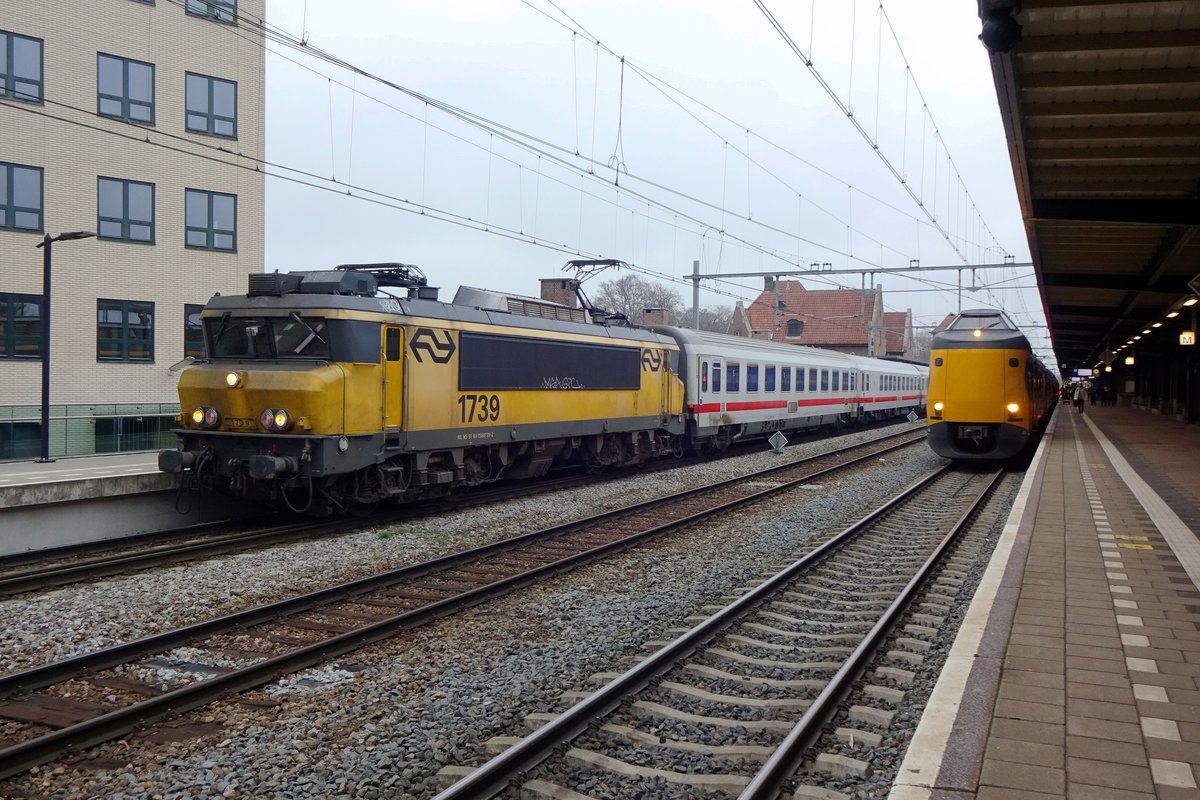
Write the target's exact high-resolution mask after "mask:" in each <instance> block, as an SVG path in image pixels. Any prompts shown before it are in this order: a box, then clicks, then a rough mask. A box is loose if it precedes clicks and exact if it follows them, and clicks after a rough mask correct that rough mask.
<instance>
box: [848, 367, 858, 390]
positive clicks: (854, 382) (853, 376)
mask: <svg viewBox="0 0 1200 800" xmlns="http://www.w3.org/2000/svg"><path fill="white" fill-rule="evenodd" d="M857 389H858V373H857V372H851V373H850V391H852V392H853V391H856V390H857Z"/></svg>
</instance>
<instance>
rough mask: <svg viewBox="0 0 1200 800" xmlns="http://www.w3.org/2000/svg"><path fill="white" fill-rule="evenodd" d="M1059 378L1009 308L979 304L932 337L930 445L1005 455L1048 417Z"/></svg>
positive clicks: (987, 457)
mask: <svg viewBox="0 0 1200 800" xmlns="http://www.w3.org/2000/svg"><path fill="white" fill-rule="evenodd" d="M1057 395H1058V379H1057V378H1055V377H1054V375H1053V374H1052V373H1051V372H1050V370H1048V369H1047V368H1046V367H1045V366H1044V365H1043V364H1042V362H1041V361H1039V360H1038V358H1037V356H1035V355H1034V353H1033V348H1031V347H1030V346H1029V340H1028V339H1026V338H1025V336H1024V335H1023V334H1022V333H1021V331H1020V330H1018V329H1017V326H1016V325H1014V324H1013V323H1012V321H1011V320H1009V318H1008V317H1007V316H1005V315H1004V313H1003V312H1000V311H996V310H993V309H986V308H985V309H972V310H970V311H963V312H960V313H959V315H958V316H957V317H955V318H954V320H953V321H952V322H951V323H950V324H949V325H948V326H947V327H946V328H945V330H942V331H939V332H938V333H936V334H935V335H934V337H933V344H932V346H931V348H930V354H929V404H930V411H929V417H928V420H927V425H928V428H929V446H930V447H931V448H932V449H933V451H934V452H935V453H937V454H938V455H940V456H944V457H946V458H953V459H956V460H960V461H1003V460H1005V459H1008V458H1012V457H1014V456H1016V455H1018V454H1019V453H1021V452H1022V451H1024V450H1025V448H1026V447H1027V446H1028V445H1029V444H1030V442H1031V441H1032V440H1033V439H1034V438H1035V437H1034V436H1033V434H1035V433H1036V432H1037V431H1038V430H1039V429H1040V428H1041V427H1042V426H1043V424H1044V423H1045V421H1047V420H1048V419H1049V412H1050V411H1051V410H1053V407H1054V401H1055V398H1056V397H1057Z"/></svg>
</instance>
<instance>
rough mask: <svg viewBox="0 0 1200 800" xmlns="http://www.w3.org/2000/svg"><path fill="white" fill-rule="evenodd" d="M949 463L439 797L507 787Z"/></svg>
mask: <svg viewBox="0 0 1200 800" xmlns="http://www.w3.org/2000/svg"><path fill="white" fill-rule="evenodd" d="M949 468H950V467H949V465H948V464H945V465H943V466H941V467H939V468H938V469H936V470H934V471H933V472H931V473H930V474H929V475H927V476H925V477H924V478H922V479H921V480H919V481H917V482H916V483H915V484H913V485H912V486H910V487H909V488H907V489H905V490H904V491H903V492H901V493H900V494H899V495H897V496H896V497H893V498H892V499H891V500H889V501H888V502H887V503H885V504H884V505H882V506H880V507H879V508H877V509H875V510H874V511H872V512H871V513H870V514H868V515H867V516H865V517H863V518H862V519H860V520H859V521H858V522H855V523H854V524H853V525H851V526H850V527H848V528H846V529H845V530H843V531H841V532H840V533H838V534H837V535H835V536H833V537H832V538H830V539H828V540H827V541H825V542H824V543H822V544H820V545H818V546H817V547H816V548H815V549H813V550H811V551H810V552H809V553H807V554H806V555H804V556H803V557H802V558H800V559H799V560H797V561H796V562H794V563H793V564H792V565H791V566H789V567H788V568H786V569H785V570H783V571H782V572H779V573H777V574H776V575H774V576H773V577H771V578H770V579H768V580H767V581H766V582H764V583H762V584H760V585H759V586H757V587H756V588H754V589H753V590H752V591H750V592H749V593H747V594H745V595H743V596H742V597H740V598H738V599H737V600H735V601H734V602H732V603H730V604H729V605H728V606H726V607H725V608H723V609H721V610H720V611H718V612H717V613H716V614H714V615H713V616H711V617H709V618H708V619H707V620H705V621H704V622H701V623H700V624H698V625H696V626H695V627H694V628H692V629H691V630H689V631H688V632H687V633H685V634H683V635H682V636H680V637H679V638H677V639H675V640H674V641H672V642H671V643H670V644H668V645H666V646H665V647H663V648H661V649H659V650H657V651H655V652H654V653H653V654H652V655H650V656H648V657H646V659H644V660H643V661H641V662H640V663H638V664H637V665H635V666H633V667H631V668H630V669H629V670H627V671H626V672H624V673H623V674H622V675H620V676H619V677H617V678H615V679H613V680H612V681H611V682H610V683H608V684H607V685H605V686H603V687H601V688H600V689H598V690H596V691H595V692H593V693H592V694H590V695H588V696H587V697H585V698H584V699H582V700H580V701H579V702H578V703H576V704H575V705H574V706H572V707H571V708H569V709H568V710H567V711H565V712H563V713H562V714H560V715H559V716H557V717H555V718H554V719H553V720H551V721H550V722H548V723H546V724H545V725H543V726H542V727H540V728H538V729H537V730H536V731H534V732H533V733H531V734H529V735H528V736H526V737H524V738H523V739H521V740H520V741H519V742H517V743H516V744H515V745H513V746H512V747H510V748H509V749H507V750H505V751H504V752H503V753H500V754H499V755H497V756H495V757H494V758H492V759H491V760H490V761H488V762H487V763H485V764H483V765H482V766H480V767H479V768H478V769H477V770H475V771H474V772H472V773H471V774H469V775H467V776H465V777H464V778H462V779H461V780H459V781H458V782H457V783H455V784H454V785H452V786H450V787H449V788H448V789H446V790H444V791H442V792H441V793H439V794H438V795H436V796H435V797H434V800H479V799H480V798H486V797H492V796H494V795H495V794H497V793H499V792H501V791H503V790H504V788H505V787H506V786H507V785H508V783H509V782H510V781H511V780H513V779H514V778H516V777H518V776H519V775H521V774H522V773H524V772H526V771H528V770H529V769H531V768H532V767H534V766H536V765H537V764H539V763H541V762H542V761H543V760H545V759H546V758H547V757H549V756H550V755H551V754H553V753H554V751H555V750H556V748H557V747H558V746H559V745H561V744H562V743H564V742H567V741H570V740H571V739H574V738H575V737H576V736H578V735H579V734H580V733H582V732H583V731H585V730H587V728H588V727H589V726H591V725H592V723H593V722H595V721H596V720H598V719H600V718H601V717H604V716H606V715H608V714H609V713H610V712H612V711H613V710H614V709H616V708H617V707H618V706H619V705H620V704H621V703H622V702H624V701H625V700H626V699H627V698H628V697H629V696H630V695H633V694H635V693H637V692H638V691H640V690H642V689H643V688H645V687H646V686H647V685H648V684H649V683H650V681H652V680H654V679H655V678H657V677H659V676H660V675H663V674H664V673H666V672H668V671H670V670H671V669H672V668H673V667H674V666H675V665H676V664H677V663H678V662H679V661H680V660H681V659H683V658H686V657H687V656H689V655H691V654H692V653H693V652H695V651H696V650H697V649H698V648H700V647H702V646H703V645H704V644H706V643H707V642H708V641H710V640H711V639H712V638H713V637H715V636H716V635H718V634H719V633H721V632H722V631H724V630H725V629H726V628H728V627H729V626H731V625H733V624H734V623H735V622H737V621H738V620H739V619H741V618H742V617H743V616H745V614H746V613H748V612H749V611H751V610H753V609H754V608H756V607H757V606H758V605H759V604H760V603H762V602H764V601H765V600H766V599H767V598H768V597H770V596H771V595H772V594H774V593H775V592H776V591H777V590H779V589H780V588H782V587H783V586H786V585H787V584H789V583H791V582H792V581H793V580H794V579H795V578H796V576H798V575H800V574H802V573H804V572H805V571H807V570H808V569H809V568H810V567H812V566H813V565H815V564H817V563H818V562H820V561H822V560H824V559H825V557H826V556H828V555H830V554H831V553H833V552H834V551H836V550H838V549H840V548H841V547H842V545H844V544H845V543H846V542H848V541H849V540H851V539H853V538H854V537H856V536H857V535H858V534H859V533H860V532H861V531H862V530H863V529H864V528H866V527H867V526H868V525H870V524H871V523H873V522H874V521H876V520H877V519H879V518H880V517H882V516H884V515H885V514H887V513H888V512H889V511H891V510H892V509H893V508H895V507H896V506H898V505H899V504H900V503H902V502H904V501H905V500H907V499H908V498H910V497H912V496H913V495H915V494H916V493H917V492H919V491H920V490H921V489H923V488H925V486H927V485H928V484H929V483H931V482H932V481H934V480H936V479H937V478H938V477H939V476H940V475H942V474H943V473H944V472H946V471H947V470H948V469H949Z"/></svg>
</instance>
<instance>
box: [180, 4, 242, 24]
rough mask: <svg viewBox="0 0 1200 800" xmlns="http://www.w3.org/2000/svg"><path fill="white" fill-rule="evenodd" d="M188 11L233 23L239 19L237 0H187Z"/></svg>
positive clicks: (218, 20)
mask: <svg viewBox="0 0 1200 800" xmlns="http://www.w3.org/2000/svg"><path fill="white" fill-rule="evenodd" d="M187 13H189V14H195V15H196V16H198V17H208V18H209V19H215V20H216V21H217V22H228V23H229V24H231V25H232V24H233V23H234V22H236V21H237V0H187Z"/></svg>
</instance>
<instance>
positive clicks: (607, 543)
mask: <svg viewBox="0 0 1200 800" xmlns="http://www.w3.org/2000/svg"><path fill="white" fill-rule="evenodd" d="M923 439H924V432H923V431H919V432H917V433H915V435H914V434H913V433H911V432H910V433H908V434H906V435H896V436H890V437H884V438H883V439H877V440H874V441H872V442H867V443H862V444H858V445H854V446H852V447H848V448H845V449H843V450H838V451H833V452H831V453H826V454H821V455H818V456H813V457H811V458H808V459H804V460H802V461H797V462H792V463H790V464H786V465H782V466H777V467H773V468H771V469H769V470H763V471H760V472H757V473H753V474H751V475H747V476H742V477H740V478H736V479H731V480H727V481H722V482H720V483H717V484H714V485H712V486H708V487H702V488H699V489H692V490H689V491H686V492H682V493H678V494H675V495H670V496H668V497H664V498H658V499H656V500H653V501H648V502H643V503H638V504H635V505H632V506H628V507H626V508H622V509H617V510H614V511H609V512H606V513H603V514H600V515H597V516H594V517H590V518H587V519H584V520H579V521H576V522H572V523H568V524H565V525H560V526H556V527H553V528H548V529H545V530H542V531H536V532H533V533H529V534H525V535H523V536H519V537H515V538H513V539H509V540H505V541H502V542H497V543H494V544H491V545H487V546H485V547H480V548H476V549H474V550H470V551H467V552H463V553H457V554H453V555H449V556H445V557H442V558H438V559H434V560H432V561H428V562H425V563H422V564H417V565H413V566H410V567H405V568H402V569H398V570H394V571H391V572H387V573H384V574H381V575H376V576H372V577H370V578H365V579H361V580H357V581H352V582H349V583H345V584H342V585H339V586H335V587H331V588H328V589H323V590H321V591H317V592H311V593H308V594H305V595H301V596H297V597H293V598H289V599H286V600H283V601H280V602H278V603H272V604H269V605H265V606H260V607H258V608H253V609H249V610H246V611H241V612H238V613H235V614H230V615H227V616H224V617H221V618H218V619H213V620H209V621H206V622H201V623H197V624H194V625H190V626H187V627H184V628H180V629H177V630H172V631H167V632H164V633H162V634H158V635H155V636H151V637H147V638H144V639H140V640H137V641H132V642H128V643H126V644H122V645H118V646H115V647H111V648H107V649H105V650H101V651H97V652H94V653H90V654H86V655H82V656H78V657H75V658H70V659H66V660H64V661H59V662H55V663H52V664H47V665H44V666H42V667H37V668H33V669H29V670H25V671H23V672H20V673H14V674H10V675H7V676H3V677H0V779H3V778H6V777H9V776H12V775H15V774H17V773H20V772H23V771H25V770H27V769H29V768H30V767H32V766H34V765H37V764H42V763H46V762H48V761H51V760H53V759H55V758H57V757H59V756H60V755H61V754H63V753H65V752H70V751H76V750H79V749H81V748H85V747H88V746H91V745H94V744H98V743H100V742H103V741H106V740H109V739H111V738H114V737H117V736H120V735H123V734H125V733H128V732H130V731H132V730H134V729H135V728H136V727H138V726H139V725H140V724H142V723H144V722H146V721H148V720H156V719H161V718H163V717H165V716H168V715H171V714H176V713H180V712H183V711H187V710H190V709H193V708H197V707H199V706H202V705H204V704H206V703H209V702H211V701H213V700H215V699H217V698H219V697H222V696H224V695H227V694H230V693H236V692H243V691H246V690H250V689H253V688H255V687H258V686H262V685H263V684H265V683H268V682H270V681H271V680H273V679H274V678H276V677H278V676H280V675H282V674H286V673H291V672H295V671H298V670H301V669H304V668H306V667H309V666H312V665H315V664H317V663H320V662H322V661H325V660H328V659H331V658H336V657H337V656H339V655H342V654H345V653H348V652H351V651H353V650H355V649H358V648H360V647H363V646H364V645H367V644H369V643H371V642H374V641H378V640H380V639H384V638H386V637H389V636H392V635H394V634H395V633H397V632H398V631H402V630H405V629H409V628H413V627H417V626H419V625H422V624H425V623H427V622H429V621H431V620H435V619H438V618H441V617H443V616H447V615H450V614H453V613H455V612H457V611H459V610H461V609H464V608H468V607H470V606H473V605H476V604H478V603H482V602H485V601H487V600H488V599H490V598H492V597H496V596H499V595H502V594H505V593H507V592H510V591H512V590H514V589H517V588H520V587H523V586H527V585H530V584H533V583H535V582H538V581H541V580H545V579H547V578H549V577H552V576H554V575H557V574H560V573H562V572H565V571H567V570H571V569H574V568H576V567H578V566H580V565H582V564H586V563H589V562H591V561H595V560H598V559H602V558H605V557H607V556H608V555H610V554H612V553H615V552H618V551H620V550H623V549H626V548H629V547H633V546H636V545H637V544H639V543H641V542H643V541H646V540H648V539H650V538H652V537H654V536H658V535H662V534H664V533H667V532H669V531H673V530H677V529H679V528H681V527H686V526H688V525H691V524H695V523H696V522H698V521H700V520H702V519H706V518H708V517H710V516H712V515H713V514H715V513H719V512H721V511H727V510H732V509H734V508H738V507H741V506H742V505H745V504H747V503H753V502H758V501H761V500H764V499H767V498H769V497H771V496H774V495H776V494H778V493H780V492H783V491H787V490H789V489H793V488H796V487H797V486H799V485H801V484H803V483H805V482H807V481H809V480H811V479H812V478H814V477H816V476H818V475H823V474H826V473H828V472H831V471H834V470H840V469H843V468H845V467H849V466H851V465H853V464H856V463H860V462H864V461H867V460H873V459H875V458H876V457H877V456H878V455H879V454H880V453H883V452H888V451H891V450H895V449H898V448H902V447H906V446H909V445H912V444H914V443H917V442H921V441H922V440H923ZM764 485H766V486H767V488H763V487H764ZM246 701H247V702H252V703H253V702H269V699H264V698H248V699H247V700H246Z"/></svg>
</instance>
